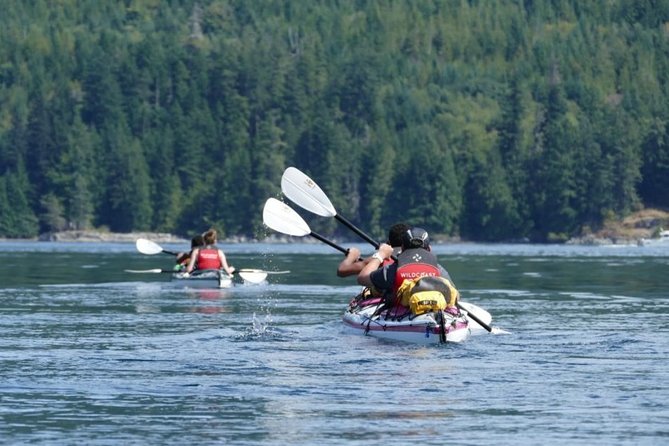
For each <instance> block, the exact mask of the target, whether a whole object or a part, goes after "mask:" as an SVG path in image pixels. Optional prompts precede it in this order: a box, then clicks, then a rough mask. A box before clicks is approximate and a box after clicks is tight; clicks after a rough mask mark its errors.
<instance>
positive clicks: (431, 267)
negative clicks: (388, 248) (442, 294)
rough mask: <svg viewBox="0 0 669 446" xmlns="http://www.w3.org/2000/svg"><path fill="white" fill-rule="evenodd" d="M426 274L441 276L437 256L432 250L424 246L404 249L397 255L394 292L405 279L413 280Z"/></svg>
mask: <svg viewBox="0 0 669 446" xmlns="http://www.w3.org/2000/svg"><path fill="white" fill-rule="evenodd" d="M425 276H441V274H440V272H439V263H438V262H437V258H436V257H435V256H434V254H432V253H431V252H430V251H428V250H426V249H423V248H413V249H407V250H405V251H402V252H401V253H400V255H399V256H397V271H396V272H395V282H394V284H393V293H397V290H398V289H399V288H400V286H402V283H403V282H404V281H405V280H413V279H417V278H419V277H425Z"/></svg>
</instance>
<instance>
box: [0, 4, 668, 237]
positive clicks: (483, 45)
mask: <svg viewBox="0 0 669 446" xmlns="http://www.w3.org/2000/svg"><path fill="white" fill-rule="evenodd" d="M0 26H1V29H0V236H1V237H32V236H35V235H37V234H38V233H42V232H46V231H55V230H62V229H85V228H93V227H107V228H109V229H110V230H112V231H117V232H129V231H131V230H151V231H166V232H173V233H177V234H182V235H184V236H189V235H190V234H192V233H193V232H200V231H202V230H203V229H204V228H206V227H209V226H215V227H217V228H218V229H219V230H220V231H221V232H222V233H223V235H224V236H231V235H249V236H258V235H260V234H261V233H262V231H264V230H263V228H262V218H261V209H262V206H263V203H264V202H265V200H266V199H267V198H268V197H272V196H274V197H277V196H278V194H279V192H280V178H281V174H282V172H283V170H284V169H285V168H286V167H287V166H291V165H292V166H296V167H298V168H299V169H301V170H303V171H304V172H305V173H307V174H308V175H310V176H311V177H312V178H314V179H315V180H316V181H317V182H318V183H319V185H320V186H321V187H322V188H323V189H324V190H325V191H326V193H327V194H328V196H329V197H330V198H331V199H332V201H333V204H334V205H335V207H336V208H337V210H338V211H339V212H340V213H341V214H342V215H345V216H346V218H348V219H349V220H351V221H353V222H355V223H356V224H358V225H360V226H361V227H362V228H364V229H365V230H367V231H370V232H372V233H374V234H377V236H378V237H381V236H382V234H384V232H385V230H384V228H386V227H387V226H388V225H390V224H392V223H395V222H397V221H401V220H403V221H409V222H413V223H419V224H420V225H423V226H425V227H426V228H428V229H429V230H430V231H432V232H436V233H441V234H445V235H453V236H455V235H459V236H462V237H464V238H467V239H472V240H508V239H518V238H521V237H527V238H530V239H531V240H534V241H546V240H554V241H557V240H564V239H565V238H567V237H569V236H572V235H575V234H579V233H580V232H582V231H587V230H594V229H597V228H599V227H601V225H602V223H603V222H604V221H605V220H606V219H612V218H619V217H622V216H625V215H626V214H628V213H630V212H632V211H634V210H638V209H641V208H643V207H669V79H668V78H669V0H612V1H606V2H596V1H582V0H562V1H561V0H533V1H529V0H525V1H522V0H505V1H503V0H499V1H479V0H469V1H466V0H418V1H414V0H405V1H401V0H378V1H363V0H358V1H353V0H351V1H334V0H318V1H317V0H310V1H291V0H275V1H272V0H263V1H249V0H198V1H188V0H170V1H167V0H125V1H99V0H59V1H50V0H35V1H31V2H4V4H3V12H2V14H1V15H0ZM308 221H310V224H313V225H314V228H316V230H318V231H328V233H330V234H333V233H335V232H336V231H337V230H339V231H342V229H341V228H340V227H337V225H336V223H335V222H334V221H333V219H309V218H308ZM344 233H346V232H345V231H342V234H344Z"/></svg>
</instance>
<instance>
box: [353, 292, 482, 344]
mask: <svg viewBox="0 0 669 446" xmlns="http://www.w3.org/2000/svg"><path fill="white" fill-rule="evenodd" d="M382 305H383V304H382V302H381V300H380V299H368V300H366V301H362V302H358V301H355V300H354V301H352V302H351V304H350V305H349V307H348V309H347V310H346V312H345V313H344V315H343V317H342V320H343V322H344V326H345V327H346V329H347V330H348V331H351V332H355V333H360V334H364V335H367V336H373V337H376V338H379V339H387V340H392V341H401V342H409V343H412V344H421V345H431V344H444V343H460V342H464V341H466V340H467V339H468V338H469V336H470V335H471V330H470V328H469V321H468V320H467V317H466V316H465V315H464V314H462V313H460V312H459V311H458V310H457V309H456V308H451V309H446V310H442V311H436V312H428V313H424V314H421V315H418V316H416V315H413V314H411V313H410V312H409V311H408V309H406V308H404V307H396V308H393V309H390V310H384V309H382Z"/></svg>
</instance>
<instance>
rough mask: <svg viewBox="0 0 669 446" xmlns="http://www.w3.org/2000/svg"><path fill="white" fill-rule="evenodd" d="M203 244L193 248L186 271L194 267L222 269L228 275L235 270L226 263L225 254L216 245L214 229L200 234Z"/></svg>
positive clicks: (190, 270)
mask: <svg viewBox="0 0 669 446" xmlns="http://www.w3.org/2000/svg"><path fill="white" fill-rule="evenodd" d="M202 238H203V239H204V246H201V247H199V248H195V249H193V252H192V254H191V258H190V262H189V263H188V267H187V268H186V272H188V273H191V272H192V271H193V270H194V269H199V270H205V269H224V270H225V272H226V273H228V275H232V274H233V273H234V272H235V268H233V267H232V266H229V265H228V261H227V259H226V258H225V254H223V251H221V250H220V249H219V248H218V247H217V246H216V240H217V238H218V237H217V233H216V230H215V229H213V228H212V229H209V230H208V231H207V232H205V233H204V234H202Z"/></svg>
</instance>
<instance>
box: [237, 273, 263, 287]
mask: <svg viewBox="0 0 669 446" xmlns="http://www.w3.org/2000/svg"><path fill="white" fill-rule="evenodd" d="M239 277H241V278H242V279H244V282H249V283H253V284H258V283H263V282H264V281H265V279H267V273H265V272H261V271H256V272H249V271H240V272H239Z"/></svg>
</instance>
